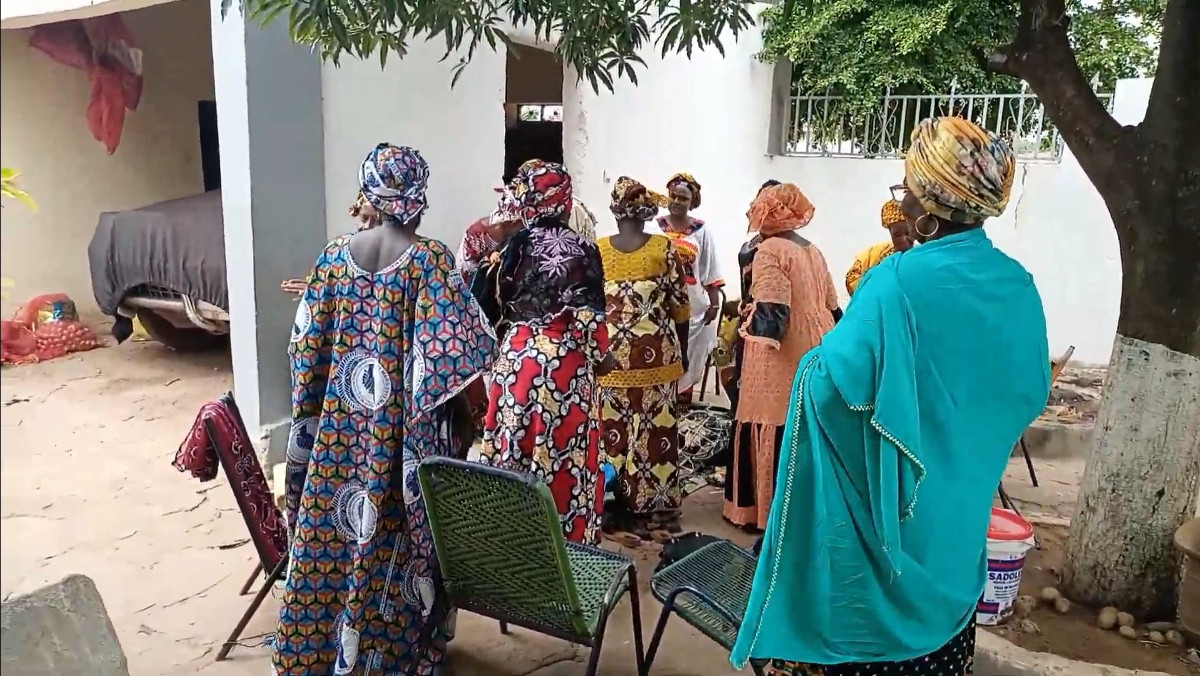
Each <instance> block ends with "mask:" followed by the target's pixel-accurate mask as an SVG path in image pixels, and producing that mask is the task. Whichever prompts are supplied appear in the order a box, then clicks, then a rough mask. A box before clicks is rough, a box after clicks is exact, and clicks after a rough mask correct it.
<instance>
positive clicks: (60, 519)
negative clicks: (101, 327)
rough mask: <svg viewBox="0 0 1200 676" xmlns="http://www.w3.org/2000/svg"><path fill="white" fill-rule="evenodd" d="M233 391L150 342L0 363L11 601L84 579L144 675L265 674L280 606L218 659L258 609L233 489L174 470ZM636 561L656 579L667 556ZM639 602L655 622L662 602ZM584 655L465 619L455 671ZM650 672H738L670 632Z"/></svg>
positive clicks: (523, 666) (559, 671)
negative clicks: (202, 413)
mask: <svg viewBox="0 0 1200 676" xmlns="http://www.w3.org/2000/svg"><path fill="white" fill-rule="evenodd" d="M231 387H232V375H231V373H230V368H229V357H228V354H223V353H217V354H205V355H187V356H184V355H179V354H175V353H172V352H170V351H168V350H166V349H163V348H162V347H160V346H158V345H156V344H154V343H126V344H125V345H122V346H119V347H112V348H106V349H101V350H96V351H94V352H89V353H85V354H81V355H72V356H69V357H66V358H63V359H59V360H56V361H51V362H47V363H45V364H35V365H31V366H21V367H13V368H9V367H5V368H4V370H3V376H2V386H0V394H2V399H3V410H2V415H0V424H2V428H3V438H2V441H3V443H2V444H0V455H2V460H0V466H2V468H3V471H2V472H0V478H2V483H0V502H2V505H0V513H2V520H3V528H2V529H0V540H2V545H3V546H2V547H0V550H2V563H3V565H2V566H0V589H2V593H3V595H4V598H6V599H7V598H8V597H10V596H11V595H13V594H20V593H24V592H28V591H31V590H33V589H36V588H38V587H41V586H42V585H45V584H49V583H51V582H56V581H58V580H60V579H62V578H63V577H65V576H67V575H69V574H71V573H82V574H84V575H87V576H89V577H91V578H92V579H93V580H95V582H96V586H97V587H98V588H99V590H100V593H101V595H102V596H103V597H104V602H105V605H106V606H107V609H108V612H109V615H110V616H111V617H112V620H113V624H114V625H115V626H116V629H117V633H118V634H119V636H120V639H121V644H122V646H123V647H124V649H125V653H126V655H127V656H128V657H129V665H130V671H131V673H132V674H133V675H134V676H162V675H169V674H193V673H197V672H199V673H203V674H211V675H213V676H217V675H221V674H229V675H234V674H237V675H240V674H254V676H262V674H265V673H267V672H268V664H269V659H268V652H267V650H266V649H265V648H263V647H261V642H262V636H263V635H265V634H267V633H269V632H272V631H274V626H275V609H276V607H277V606H276V604H275V602H274V601H273V600H271V599H268V601H267V602H266V603H265V604H264V605H263V608H262V609H261V610H260V611H259V612H258V614H257V615H256V616H255V617H254V619H253V621H252V622H251V623H250V626H249V627H248V629H247V631H246V638H245V639H243V641H244V643H245V644H246V645H247V646H248V647H244V648H243V647H239V648H235V649H234V651H233V653H232V654H231V655H230V659H229V660H228V661H226V662H224V663H220V664H217V663H214V661H213V658H214V656H215V654H216V651H217V649H218V648H219V646H220V644H221V643H222V642H223V641H224V639H225V637H226V636H228V634H229V631H230V630H231V629H232V628H233V625H234V623H235V622H236V621H237V619H238V617H239V616H240V615H241V613H242V612H243V611H244V610H245V608H246V606H247V604H248V603H249V597H239V596H238V594H237V592H238V589H239V587H240V586H241V584H242V582H244V581H245V579H246V576H247V575H249V573H250V570H251V568H252V567H253V561H254V554H253V552H252V547H251V545H250V544H249V542H248V541H247V533H246V526H245V524H244V522H243V521H242V517H241V515H240V514H239V513H238V511H237V508H236V505H235V503H234V500H233V494H232V493H231V492H230V490H229V487H228V485H227V484H226V482H225V480H224V475H223V474H221V475H220V476H219V477H218V479H216V480H215V481H212V482H209V483H207V484H201V483H199V482H198V481H196V480H195V479H193V478H191V477H190V476H189V475H187V474H183V473H180V472H177V471H176V470H175V468H174V467H172V466H171V460H172V459H173V458H174V456H175V450H176V448H177V447H178V445H179V442H180V441H181V440H182V439H183V437H184V435H185V434H186V433H187V430H188V427H189V425H190V424H191V422H192V420H193V418H194V416H195V414H196V411H197V409H199V407H200V406H201V405H202V404H203V403H204V402H206V401H208V400H210V399H213V398H215V397H217V396H219V395H220V394H222V393H223V392H225V391H226V390H228V389H230V388H231ZM688 508H689V509H688V511H689V517H688V519H687V521H686V525H687V526H688V527H689V528H694V529H696V530H705V531H709V532H714V531H720V532H721V533H722V534H724V535H734V534H733V533H730V532H728V531H727V530H726V529H724V528H723V527H722V525H721V523H720V518H719V513H720V496H719V494H717V493H716V492H715V491H712V490H704V489H702V490H701V492H700V493H699V494H697V495H695V496H693V497H691V498H689V500H688ZM692 513H695V515H696V516H692ZM705 515H709V518H708V519H705V518H704V516H705ZM705 521H708V523H705ZM714 521H715V523H714ZM739 539H740V540H742V541H743V542H746V538H745V537H739ZM638 554H639V556H641V557H642V558H644V559H645V561H644V565H641V566H640V568H641V569H642V571H643V574H644V575H645V576H649V574H650V572H651V571H652V570H653V565H654V561H653V560H651V557H655V556H657V554H656V553H652V552H651V551H650V550H649V549H647V548H643V550H642V551H639V552H638ZM643 587H645V585H644V584H643ZM643 592H644V598H645V601H644V602H643V621H644V623H645V624H646V625H652V623H653V621H654V620H655V619H656V617H657V612H658V608H659V607H658V605H657V603H654V602H653V600H652V598H651V597H649V594H648V593H645V589H643ZM646 636H647V637H648V636H649V629H647V630H646ZM586 656H587V651H586V649H584V648H575V647H572V646H570V645H568V644H566V643H564V642H562V641H558V640H556V639H551V638H546V637H542V636H538V635H535V634H533V633H532V632H528V631H524V630H521V629H515V628H514V629H513V633H512V635H511V636H509V637H505V636H502V635H501V634H500V631H499V628H498V625H497V624H496V623H495V622H493V621H490V620H485V619H483V618H480V617H478V616H473V615H470V614H467V613H461V614H460V615H459V619H458V628H457V637H456V638H455V640H454V641H453V642H452V644H451V650H450V658H449V664H450V665H451V668H450V673H451V674H454V675H458V676H468V675H475V674H479V675H483V674H488V675H497V676H503V675H513V676H515V675H517V674H537V675H539V676H548V675H554V676H560V675H561V676H570V675H571V674H576V673H578V674H582V673H583V671H584V660H586ZM601 671H602V673H604V674H613V675H622V676H623V675H624V674H633V673H634V661H633V644H632V633H631V626H630V620H629V608H628V604H623V605H622V607H621V608H620V609H618V611H617V612H616V614H615V615H614V617H613V619H612V621H610V623H609V628H608V638H607V640H606V641H605V647H604V655H603V658H602V660H601ZM654 673H655V674H656V675H657V676H668V675H669V674H678V675H682V674H697V673H704V674H732V673H735V672H734V670H733V669H732V668H731V667H729V666H728V655H727V654H726V653H725V652H724V651H723V650H722V649H721V648H720V647H719V646H717V645H716V644H713V643H711V642H710V641H708V640H707V639H704V638H703V637H701V636H700V635H699V634H698V633H696V632H692V631H690V628H687V627H686V625H683V624H682V623H676V622H672V624H671V627H670V629H668V631H667V638H666V639H665V642H664V645H663V647H662V649H661V650H660V652H659V657H658V658H657V659H656V660H655V668H654Z"/></svg>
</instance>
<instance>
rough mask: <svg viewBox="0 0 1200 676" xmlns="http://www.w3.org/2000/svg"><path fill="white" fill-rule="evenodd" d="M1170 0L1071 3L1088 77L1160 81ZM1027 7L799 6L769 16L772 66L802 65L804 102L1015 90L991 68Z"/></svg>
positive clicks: (885, 1)
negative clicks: (1157, 71)
mask: <svg viewBox="0 0 1200 676" xmlns="http://www.w3.org/2000/svg"><path fill="white" fill-rule="evenodd" d="M1165 4H1166V1H1165V0H1090V1H1087V0H1068V1H1067V2H1066V8H1067V10H1068V12H1069V13H1070V17H1071V25H1070V32H1069V35H1070V40H1071V44H1072V46H1073V47H1074V52H1075V58H1076V60H1077V61H1078V63H1079V67H1080V69H1081V70H1082V71H1083V73H1084V74H1085V75H1086V76H1087V77H1088V78H1092V77H1098V78H1099V80H1100V83H1101V86H1102V87H1103V88H1106V89H1108V91H1111V87H1113V85H1114V84H1115V82H1116V80H1117V79H1119V78H1124V77H1135V76H1143V75H1151V74H1153V72H1154V67H1155V62H1156V61H1157V58H1158V40H1159V34H1160V31H1161V27H1162V16H1163V10H1164V7H1165ZM1019 16H1020V2H1018V0H790V1H789V2H787V3H784V4H780V5H776V6H775V7H772V8H770V9H768V10H766V12H764V15H763V19H764V21H765V25H766V27H765V31H764V36H763V42H764V47H763V58H764V59H769V60H776V59H779V58H786V59H788V60H790V61H791V62H792V63H794V64H796V66H795V68H794V80H793V86H794V87H795V88H796V89H797V91H798V92H799V93H801V94H823V93H825V92H830V93H834V94H839V95H843V96H845V97H847V99H848V102H859V103H866V102H868V101H870V102H873V101H874V100H876V99H877V97H879V96H880V95H882V94H883V93H884V92H885V91H887V90H888V89H891V90H892V91H893V92H896V93H908V94H940V93H943V92H946V91H948V90H949V89H950V88H951V85H952V83H957V85H958V89H959V91H969V92H973V93H992V92H1006V91H1013V90H1014V89H1015V88H1016V87H1019V86H1020V83H1019V81H1017V80H1014V79H1013V78H1011V77H1007V76H1005V75H997V74H995V73H992V72H989V71H988V70H987V59H988V57H989V56H990V55H991V54H992V52H993V51H994V50H995V49H996V48H997V47H998V46H1000V45H1004V44H1006V43H1009V42H1011V41H1012V40H1013V38H1014V36H1015V35H1016V33H1017V28H1018V19H1019Z"/></svg>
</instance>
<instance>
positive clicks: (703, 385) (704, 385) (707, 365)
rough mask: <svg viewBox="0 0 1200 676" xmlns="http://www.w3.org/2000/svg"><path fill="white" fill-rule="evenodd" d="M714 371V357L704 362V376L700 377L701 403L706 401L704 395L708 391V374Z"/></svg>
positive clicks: (710, 356)
mask: <svg viewBox="0 0 1200 676" xmlns="http://www.w3.org/2000/svg"><path fill="white" fill-rule="evenodd" d="M711 369H712V355H709V357H708V358H707V359H705V360H704V375H703V376H701V377H700V401H704V393H705V391H707V390H708V372H709V371H710V370H711Z"/></svg>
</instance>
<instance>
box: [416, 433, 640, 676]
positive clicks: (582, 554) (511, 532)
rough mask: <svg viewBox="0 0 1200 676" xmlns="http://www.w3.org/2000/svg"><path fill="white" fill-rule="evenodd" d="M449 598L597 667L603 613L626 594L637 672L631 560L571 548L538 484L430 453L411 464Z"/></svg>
mask: <svg viewBox="0 0 1200 676" xmlns="http://www.w3.org/2000/svg"><path fill="white" fill-rule="evenodd" d="M417 476H418V480H419V481H420V483H421V492H422V495H423V496H424V498H425V508H426V510H427V511H428V514H429V525H430V528H431V529H432V531H433V542H434V547H435V548H436V549H437V557H438V563H439V564H440V566H441V573H442V580H443V583H444V585H445V587H446V591H447V593H448V594H449V596H450V602H451V604H452V605H454V606H455V607H457V608H459V609H461V610H467V611H470V612H472V613H477V614H479V615H483V616H485V617H490V618H493V619H496V620H499V621H500V631H501V632H502V633H504V634H507V633H508V625H509V624H515V625H517V626H519V627H525V628H526V629H530V630H532V631H536V632H538V633H541V634H546V635H548V636H554V637H556V638H560V639H563V640H564V641H570V642H572V643H577V644H580V645H585V646H588V647H590V648H591V649H592V650H591V655H590V657H589V659H588V666H587V674H588V675H589V676H593V675H594V674H595V673H596V669H597V668H598V666H599V662H600V648H601V646H602V645H603V643H604V630H605V627H606V625H607V623H608V616H609V613H611V612H612V610H613V608H614V607H616V605H617V603H618V602H619V601H620V600H621V596H622V595H623V594H625V592H627V591H629V592H630V594H629V605H630V607H631V608H632V611H633V640H634V650H635V653H636V654H635V659H636V660H637V670H638V673H641V672H642V669H643V667H642V665H643V657H644V655H645V652H644V650H643V644H642V616H641V608H640V604H639V602H638V593H637V568H636V567H635V566H634V563H633V559H632V558H630V557H628V556H624V555H622V554H616V553H614V552H608V551H605V550H603V549H598V548H596V547H588V546H586V545H580V544H576V543H574V542H567V541H566V540H565V538H563V533H562V522H561V520H560V519H559V516H558V512H557V511H556V508H555V506H554V499H553V498H552V497H551V495H550V489H549V488H548V487H547V486H546V484H544V483H542V482H541V481H539V480H537V479H536V478H534V477H532V476H529V475H525V474H519V473H516V472H509V471H505V470H501V469H496V468H494V467H488V466H486V465H481V464H479V463H472V462H464V461H462V460H456V459H453V458H445V457H430V458H426V459H425V460H423V461H422V462H421V465H420V466H419V467H418V468H417Z"/></svg>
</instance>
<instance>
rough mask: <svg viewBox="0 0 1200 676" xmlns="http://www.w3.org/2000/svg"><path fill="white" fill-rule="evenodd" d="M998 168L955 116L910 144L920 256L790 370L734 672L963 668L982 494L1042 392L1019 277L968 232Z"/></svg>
mask: <svg viewBox="0 0 1200 676" xmlns="http://www.w3.org/2000/svg"><path fill="white" fill-rule="evenodd" d="M1013 171H1014V160H1013V155H1012V152H1011V151H1010V150H1009V148H1008V147H1007V146H1006V145H1005V144H1004V142H1003V141H1001V140H1000V139H999V138H997V137H996V136H995V135H993V134H990V133H988V132H986V131H984V130H982V129H980V128H979V127H977V126H975V125H974V124H972V123H970V122H968V121H966V120H962V119H959V118H940V119H930V120H925V121H923V122H921V124H920V125H919V126H918V127H917V129H916V130H915V131H914V132H913V139H912V148H911V150H910V151H909V153H908V155H907V157H906V158H905V185H906V187H907V190H906V191H905V192H906V194H905V196H904V199H903V200H902V202H901V206H902V209H903V211H904V213H905V215H906V216H907V217H908V219H909V220H910V221H911V225H912V226H913V227H914V228H915V232H916V233H917V238H918V239H919V240H921V241H922V242H923V244H922V245H921V246H918V247H915V248H913V249H912V250H911V251H909V252H907V253H905V254H904V255H903V256H889V257H888V258H885V259H884V260H883V261H882V262H880V263H879V264H878V265H876V266H875V267H873V268H872V269H870V270H869V271H867V273H866V274H865V275H864V276H863V278H862V281H861V282H860V283H859V286H858V288H857V290H856V291H855V294H854V302H853V303H851V304H850V306H849V309H847V310H846V313H845V316H844V317H843V318H842V320H841V322H839V323H838V325H837V327H835V328H834V329H833V330H832V331H830V332H829V333H828V334H826V335H825V337H824V339H823V340H822V342H821V344H820V345H819V346H817V347H815V348H813V350H811V351H810V352H809V353H808V354H807V355H806V356H805V358H804V359H803V360H802V361H801V363H800V368H799V371H798V375H797V377H796V380H795V383H794V384H793V388H792V397H791V403H790V410H789V417H788V422H787V426H786V431H785V435H784V441H783V447H782V449H781V452H780V459H779V475H778V478H777V485H779V486H780V489H779V490H777V491H776V492H775V497H774V500H773V503H772V505H771V514H770V518H769V520H768V524H767V533H766V543H765V545H764V546H763V550H762V555H761V557H760V558H759V562H758V569H757V572H756V574H755V579H754V588H753V592H752V594H751V599H750V603H749V606H748V608H747V610H746V617H745V621H744V622H743V624H742V627H741V630H740V632H739V634H738V639H737V644H736V645H735V646H734V649H733V653H732V655H731V660H732V662H733V664H734V665H736V666H739V667H740V666H744V665H745V664H746V663H747V662H749V661H752V660H753V661H754V662H755V666H756V667H758V668H760V669H762V670H763V671H764V672H765V673H767V674H809V675H813V674H819V675H821V676H843V675H850V674H858V673H870V674H878V673H889V674H893V673H894V674H917V675H921V676H924V675H940V676H950V675H954V676H961V675H962V674H964V673H967V672H968V671H969V669H970V663H971V655H972V653H973V652H974V641H975V632H974V618H975V605H976V603H977V602H978V600H979V597H980V594H981V592H982V590H983V585H984V579H985V574H986V569H985V565H986V551H985V549H986V531H987V526H988V519H989V516H990V512H991V506H992V494H993V492H994V491H995V489H996V485H997V483H998V482H999V480H1000V476H1001V474H1002V473H1003V471H1004V468H1005V466H1006V464H1007V462H1008V456H1009V454H1010V452H1011V450H1012V447H1013V443H1014V442H1016V440H1017V438H1018V437H1019V436H1020V434H1021V432H1022V430H1024V429H1025V427H1026V426H1027V425H1028V424H1029V423H1030V422H1032V421H1033V419H1034V418H1036V417H1037V416H1038V414H1039V413H1040V412H1041V410H1042V407H1043V406H1044V405H1045V403H1046V397H1047V396H1048V394H1049V389H1050V379H1049V369H1048V364H1049V363H1050V362H1049V355H1048V351H1047V344H1046V322H1045V316H1044V314H1043V311H1042V303H1041V299H1040V298H1039V296H1038V292H1037V289H1036V287H1035V286H1034V283H1033V279H1032V277H1030V275H1029V273H1028V272H1027V271H1026V270H1025V269H1024V268H1023V267H1021V265H1020V264H1019V263H1017V262H1016V261H1014V260H1012V259H1011V258H1009V257H1008V256H1006V255H1004V254H1003V253H1001V252H1000V250H998V249H997V248H996V247H995V246H993V245H992V242H991V240H989V239H988V236H987V235H986V234H984V231H983V228H982V227H981V226H982V225H983V222H984V220H985V219H987V218H990V217H994V216H998V215H1000V213H1001V212H1003V211H1004V207H1005V205H1006V204H1007V202H1008V197H1009V192H1010V190H1011V187H1012V177H1013Z"/></svg>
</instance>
